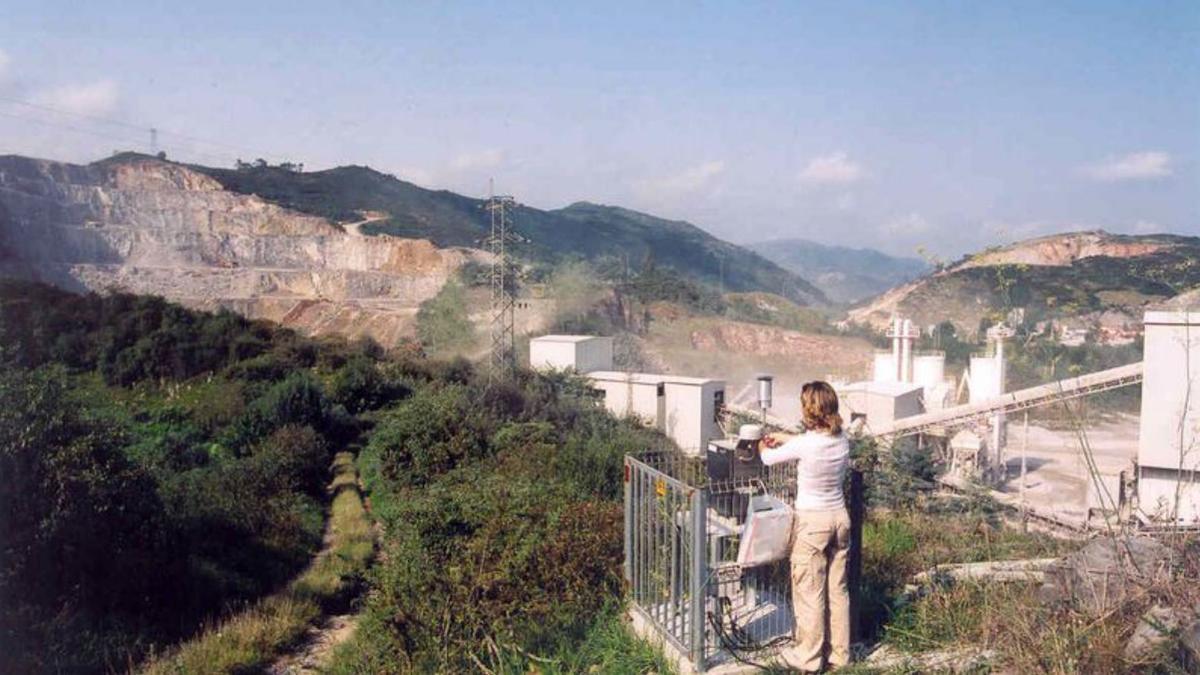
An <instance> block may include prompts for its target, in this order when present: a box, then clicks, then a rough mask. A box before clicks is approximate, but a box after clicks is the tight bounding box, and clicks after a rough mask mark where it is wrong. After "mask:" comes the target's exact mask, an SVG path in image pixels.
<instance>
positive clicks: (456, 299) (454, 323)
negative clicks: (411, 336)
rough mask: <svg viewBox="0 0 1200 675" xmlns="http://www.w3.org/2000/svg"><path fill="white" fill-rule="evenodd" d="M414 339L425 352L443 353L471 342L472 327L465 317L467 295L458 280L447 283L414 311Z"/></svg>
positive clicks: (467, 345) (468, 318)
mask: <svg viewBox="0 0 1200 675" xmlns="http://www.w3.org/2000/svg"><path fill="white" fill-rule="evenodd" d="M417 337H418V338H420V340H421V345H422V346H424V347H425V348H426V349H429V350H432V351H437V352H447V351H451V350H454V349H458V348H463V347H469V346H470V345H472V344H474V342H475V327H474V326H473V325H472V324H471V317H470V316H469V315H468V314H467V294H466V291H465V290H464V289H463V286H462V284H461V283H459V282H458V281H456V280H454V279H451V280H450V281H447V282H446V284H445V285H444V286H442V290H440V291H438V294H437V295H435V296H434V297H432V298H430V299H428V300H426V301H425V302H423V303H421V308H420V309H419V310H417Z"/></svg>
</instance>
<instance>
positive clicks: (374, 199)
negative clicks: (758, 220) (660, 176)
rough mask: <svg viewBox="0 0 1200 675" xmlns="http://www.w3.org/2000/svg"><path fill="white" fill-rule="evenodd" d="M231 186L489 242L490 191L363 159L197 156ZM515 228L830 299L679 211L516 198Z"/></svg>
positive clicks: (380, 228) (686, 270) (726, 281)
mask: <svg viewBox="0 0 1200 675" xmlns="http://www.w3.org/2000/svg"><path fill="white" fill-rule="evenodd" d="M192 168H193V169H195V170H197V171H201V172H204V173H206V174H208V175H210V176H212V177H213V178H215V179H217V180H218V181H220V182H221V184H222V185H224V186H225V187H226V189H229V190H233V191H236V192H241V193H245V194H256V195H258V196H260V197H262V198H264V199H268V200H271V201H274V202H277V203H279V204H282V205H285V206H288V207H290V208H293V209H296V210H299V211H304V212H307V213H312V214H316V215H320V216H325V217H327V218H330V219H332V220H334V221H340V222H348V221H355V220H361V219H362V216H361V215H360V212H361V211H382V212H385V213H387V214H388V217H387V219H385V220H382V221H378V222H374V223H370V224H369V225H366V226H364V227H363V232H364V233H368V234H371V233H380V232H382V233H387V234H392V235H396V236H401V237H416V238H424V239H429V240H431V241H433V242H434V243H436V244H438V245H440V246H473V247H479V246H481V245H482V241H483V238H484V237H485V236H486V233H487V228H488V221H487V212H486V211H485V210H484V208H483V205H484V200H481V199H474V198H470V197H465V196H463V195H459V194H455V193H453V192H448V191H446V190H427V189H425V188H421V187H418V186H416V185H413V184H412V183H406V182H404V181H402V180H399V179H397V178H395V177H394V176H390V175H387V174H384V173H380V172H378V171H375V170H373V169H370V168H367V167H360V166H346V167H338V168H336V169H329V170H327V171H313V172H309V173H301V172H296V171H291V170H288V169H286V168H281V167H273V166H262V165H255V166H246V165H242V166H241V167H240V168H238V169H214V168H210V167H202V166H193V167H192ZM514 222H515V228H516V231H517V233H518V234H519V235H520V236H521V238H522V240H523V241H524V243H523V244H522V246H521V247H520V249H521V254H522V255H524V256H525V257H527V258H528V259H529V260H531V261H535V262H547V263H552V262H557V261H559V260H561V259H565V258H585V259H588V260H592V261H599V260H601V259H605V258H607V259H609V260H610V261H611V262H614V263H616V262H618V261H619V263H620V264H622V265H624V264H626V263H627V264H628V265H629V266H631V267H633V268H640V267H641V266H642V265H643V264H644V262H645V261H646V260H647V259H652V260H653V261H654V263H655V264H656V265H661V266H665V267H670V268H672V269H675V270H676V271H678V272H680V273H682V274H684V275H686V276H688V277H690V278H692V279H695V280H697V281H701V282H704V283H707V284H711V285H713V286H721V285H723V286H724V289H725V290H727V291H771V292H774V293H780V294H783V295H785V296H786V297H788V298H789V299H791V300H793V301H796V302H799V303H801V304H806V305H808V304H818V305H820V304H825V303H826V298H825V295H824V294H823V293H822V292H821V291H820V290H819V289H817V288H816V287H815V286H813V285H812V284H810V283H809V282H808V281H806V280H805V279H803V278H801V277H800V276H798V275H796V274H794V273H792V272H789V271H787V270H785V269H783V268H782V267H780V266H778V265H776V264H775V263H772V262H770V261H768V260H766V259H764V258H762V257H761V256H759V255H758V254H756V253H753V252H751V251H748V250H746V249H744V248H742V247H740V246H735V245H733V244H730V243H728V242H725V241H722V240H720V239H717V238H716V237H713V236H712V235H710V234H708V233H707V232H705V231H704V230H701V229H700V228H698V227H696V226H695V225H692V224H691V223H687V222H684V221H679V220H666V219H663V218H658V217H655V216H651V215H648V214H645V213H639V212H637V211H631V210H629V209H623V208H619V207H614V206H602V205H599V204H591V203H587V202H579V203H576V204H572V205H570V206H568V207H566V208H562V209H554V210H549V211H544V210H541V209H536V208H533V207H530V206H519V207H518V208H517V210H516V212H515V221H514Z"/></svg>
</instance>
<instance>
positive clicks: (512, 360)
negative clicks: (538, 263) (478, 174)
mask: <svg viewBox="0 0 1200 675" xmlns="http://www.w3.org/2000/svg"><path fill="white" fill-rule="evenodd" d="M515 207H516V201H515V200H514V199H513V198H512V197H510V196H507V195H493V196H491V197H489V198H488V202H487V206H486V207H485V208H487V210H488V213H489V214H490V216H491V226H492V230H491V235H490V236H489V237H488V251H490V252H491V254H492V273H491V282H492V359H491V369H490V370H489V371H488V380H489V381H496V380H498V379H503V378H505V377H507V376H508V375H510V374H511V373H512V371H513V369H514V368H515V367H516V352H515V350H514V348H513V337H514V328H513V326H514V314H515V312H514V310H515V308H516V304H517V275H516V266H515V265H514V264H513V261H512V258H511V257H510V253H511V251H510V249H511V248H512V245H513V244H514V243H515V242H516V237H515V235H514V232H513V230H512V211H513V209H514V208H515Z"/></svg>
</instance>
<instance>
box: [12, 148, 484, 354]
mask: <svg viewBox="0 0 1200 675" xmlns="http://www.w3.org/2000/svg"><path fill="white" fill-rule="evenodd" d="M474 255H482V254H481V253H480V252H472V251H470V250H468V249H439V248H437V247H435V246H434V245H433V244H431V243H429V242H428V241H425V240H420V239H401V238H397V237H389V236H386V235H380V236H372V237H362V236H356V235H355V234H352V233H347V232H344V231H343V230H342V228H340V227H338V226H335V225H333V224H331V223H330V222H329V221H327V220H325V219H324V218H319V217H315V216H310V215H305V214H301V213H297V212H294V211H290V210H288V209H285V208H282V207H280V206H278V205H275V204H272V203H269V202H267V201H264V200H262V199H260V198H258V197H256V196H253V195H242V194H237V193H233V192H228V191H226V190H224V189H223V188H222V187H221V185H220V183H218V182H217V181H216V180H214V179H212V178H210V177H208V176H205V175H203V174H201V173H199V172H196V171H193V170H191V169H188V168H186V167H183V166H180V165H177V164H171V163H168V162H163V161H158V160H155V159H151V158H144V157H135V158H120V159H113V160H107V161H104V162H97V163H94V164H90V165H87V166H78V165H72V164H65V163H59V162H50V161H44V160H36V159H29V158H24V157H15V156H6V157H0V274H3V275H7V276H14V277H19V278H24V279H31V280H35V281H43V282H46V283H51V284H54V285H56V286H60V287H63V288H66V289H68V290H73V291H84V290H91V291H107V290H110V289H111V290H121V291H128V292H133V293H145V294H153V295H161V296H163V297H165V298H167V299H169V300H173V301H176V302H180V303H181V304H184V305H187V306H190V307H194V308H199V309H213V308H216V307H228V308H231V309H233V310H235V311H238V312H240V313H242V314H245V315H247V316H250V317H252V318H267V319H272V320H275V321H279V322H281V323H283V324H285V325H288V326H292V327H295V328H298V329H300V330H302V331H305V332H309V333H325V332H338V333H343V334H347V335H350V336H356V335H369V336H371V337H374V338H376V339H377V340H379V341H380V342H381V343H383V344H393V343H394V342H395V341H396V340H398V339H399V338H401V337H403V336H405V335H409V334H411V333H412V330H413V322H414V316H415V313H416V308H417V307H418V305H419V304H420V303H421V302H422V301H424V300H426V299H428V298H430V297H432V296H433V295H435V294H436V293H437V292H438V290H440V289H441V287H442V285H443V284H444V283H445V281H446V280H447V279H448V278H449V277H450V275H452V274H453V273H454V272H455V271H456V270H457V269H458V267H459V266H460V265H461V264H462V263H463V262H464V261H466V260H467V259H468V258H470V257H472V256H474Z"/></svg>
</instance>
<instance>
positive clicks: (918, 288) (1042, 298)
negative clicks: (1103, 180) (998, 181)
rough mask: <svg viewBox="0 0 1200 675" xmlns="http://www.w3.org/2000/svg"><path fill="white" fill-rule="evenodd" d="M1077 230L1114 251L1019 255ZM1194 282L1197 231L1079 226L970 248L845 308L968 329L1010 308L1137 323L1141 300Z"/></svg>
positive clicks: (1152, 300) (1032, 314)
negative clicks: (1041, 259) (897, 289)
mask: <svg viewBox="0 0 1200 675" xmlns="http://www.w3.org/2000/svg"><path fill="white" fill-rule="evenodd" d="M1079 237H1092V238H1094V240H1095V241H1097V242H1099V244H1100V245H1103V246H1105V247H1108V249H1107V250H1109V251H1111V252H1112V253H1111V254H1108V255H1106V254H1097V255H1081V256H1079V257H1076V258H1074V259H1069V260H1065V261H1060V262H1061V263H1062V264H1028V263H1025V262H1020V260H1021V258H1022V257H1030V256H1032V255H1035V253H1031V252H1033V251H1035V250H1036V251H1038V253H1037V254H1039V255H1042V254H1044V252H1045V251H1046V250H1050V249H1049V246H1048V245H1057V244H1059V243H1061V242H1064V241H1069V240H1070V239H1071V238H1079ZM1039 247H1040V248H1039ZM1124 251H1129V252H1128V253H1125V252H1124ZM1198 286H1200V239H1198V238H1194V237H1181V236H1174V235H1150V236H1128V235H1110V234H1108V233H1077V234H1068V235H1061V236H1059V237H1056V238H1040V239H1035V240H1030V241H1027V242H1021V243H1018V244H1014V245H1011V246H1008V247H996V248H994V249H989V250H988V251H984V252H981V253H979V254H976V255H973V256H967V257H966V258H964V259H963V260H961V261H959V262H958V263H956V264H954V265H953V266H951V267H949V268H947V269H945V270H942V271H940V272H936V273H934V274H931V275H929V276H927V277H924V278H922V279H920V280H918V281H916V282H914V283H913V284H912V285H911V286H910V287H909V288H907V289H904V290H905V292H903V293H895V294H889V295H888V296H881V297H880V298H878V299H876V300H874V301H872V302H870V303H866V304H864V305H862V306H860V307H856V308H855V309H852V310H851V312H850V313H851V317H852V319H854V320H856V321H860V322H867V321H870V322H874V323H878V322H880V321H886V320H887V319H888V317H890V316H891V314H892V313H893V312H896V311H899V312H900V313H901V314H903V315H905V316H909V317H912V318H913V319H914V320H915V321H918V322H919V323H921V324H923V325H931V324H934V323H939V322H941V321H944V320H949V321H951V322H953V323H954V324H955V325H956V326H957V327H958V328H959V329H960V330H965V331H967V332H974V331H976V330H977V329H978V327H979V325H980V322H981V321H989V322H990V321H993V320H995V319H997V318H999V317H1000V316H1002V315H1003V314H1005V313H1006V312H1008V311H1009V310H1010V309H1015V308H1023V309H1024V310H1025V321H1026V322H1027V323H1032V322H1035V321H1039V320H1063V319H1070V320H1074V321H1076V322H1079V323H1082V324H1085V325H1090V324H1093V323H1095V322H1097V321H1099V320H1100V319H1101V316H1102V315H1104V316H1106V317H1107V320H1108V321H1117V320H1120V318H1121V317H1125V319H1126V320H1127V321H1128V322H1132V323H1137V322H1139V321H1140V319H1141V313H1142V311H1144V310H1145V308H1146V307H1149V306H1153V305H1156V304H1159V303H1162V302H1165V301H1167V300H1169V299H1171V298H1173V297H1175V296H1177V295H1179V294H1181V293H1184V292H1186V291H1189V290H1191V289H1194V288H1196V287H1198ZM889 296H890V297H889Z"/></svg>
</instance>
